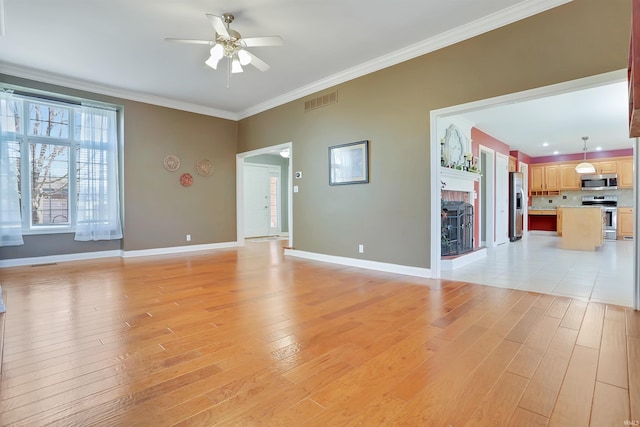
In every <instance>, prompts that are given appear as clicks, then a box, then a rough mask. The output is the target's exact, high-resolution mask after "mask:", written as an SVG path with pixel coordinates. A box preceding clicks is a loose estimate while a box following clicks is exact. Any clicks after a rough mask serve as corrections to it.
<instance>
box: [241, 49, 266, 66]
mask: <svg viewBox="0 0 640 427" xmlns="http://www.w3.org/2000/svg"><path fill="white" fill-rule="evenodd" d="M245 52H247V53H248V54H249V56H250V57H251V62H250V64H251V65H253V66H254V67H256V68H257V69H258V70H260V71H267V70H268V69H269V68H271V67H270V66H269V64H267V63H266V62H264V61H263V60H262V59H260V58H258V57H257V56H255V55H254V54H253V53H251V52H249V51H245Z"/></svg>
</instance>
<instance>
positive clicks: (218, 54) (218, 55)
mask: <svg viewBox="0 0 640 427" xmlns="http://www.w3.org/2000/svg"><path fill="white" fill-rule="evenodd" d="M209 53H210V54H211V56H210V57H209V59H207V60H206V61H205V62H204V63H205V64H207V65H208V66H209V67H211V68H213V69H214V70H216V69H218V62H220V60H221V59H222V57H223V56H224V48H223V47H222V45H221V44H216V45H215V46H214V47H212V48H211V50H210V51H209Z"/></svg>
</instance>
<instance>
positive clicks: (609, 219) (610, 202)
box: [582, 196, 618, 240]
mask: <svg viewBox="0 0 640 427" xmlns="http://www.w3.org/2000/svg"><path fill="white" fill-rule="evenodd" d="M582 206H600V207H602V211H603V214H604V238H605V239H610V240H616V239H617V238H618V231H617V230H618V198H617V197H616V196H582Z"/></svg>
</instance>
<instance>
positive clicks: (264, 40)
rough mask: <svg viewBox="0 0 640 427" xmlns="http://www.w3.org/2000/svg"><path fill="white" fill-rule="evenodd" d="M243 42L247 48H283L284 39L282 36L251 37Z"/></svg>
mask: <svg viewBox="0 0 640 427" xmlns="http://www.w3.org/2000/svg"><path fill="white" fill-rule="evenodd" d="M242 41H243V42H244V45H245V46H246V47H258V46H282V37H280V36H268V37H249V38H243V39H242Z"/></svg>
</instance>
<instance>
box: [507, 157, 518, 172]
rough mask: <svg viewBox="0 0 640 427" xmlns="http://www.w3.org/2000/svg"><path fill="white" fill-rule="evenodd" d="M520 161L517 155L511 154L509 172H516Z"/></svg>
mask: <svg viewBox="0 0 640 427" xmlns="http://www.w3.org/2000/svg"><path fill="white" fill-rule="evenodd" d="M517 164H518V161H517V159H516V158H515V157H513V156H509V172H516V171H517V169H518V167H517Z"/></svg>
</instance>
